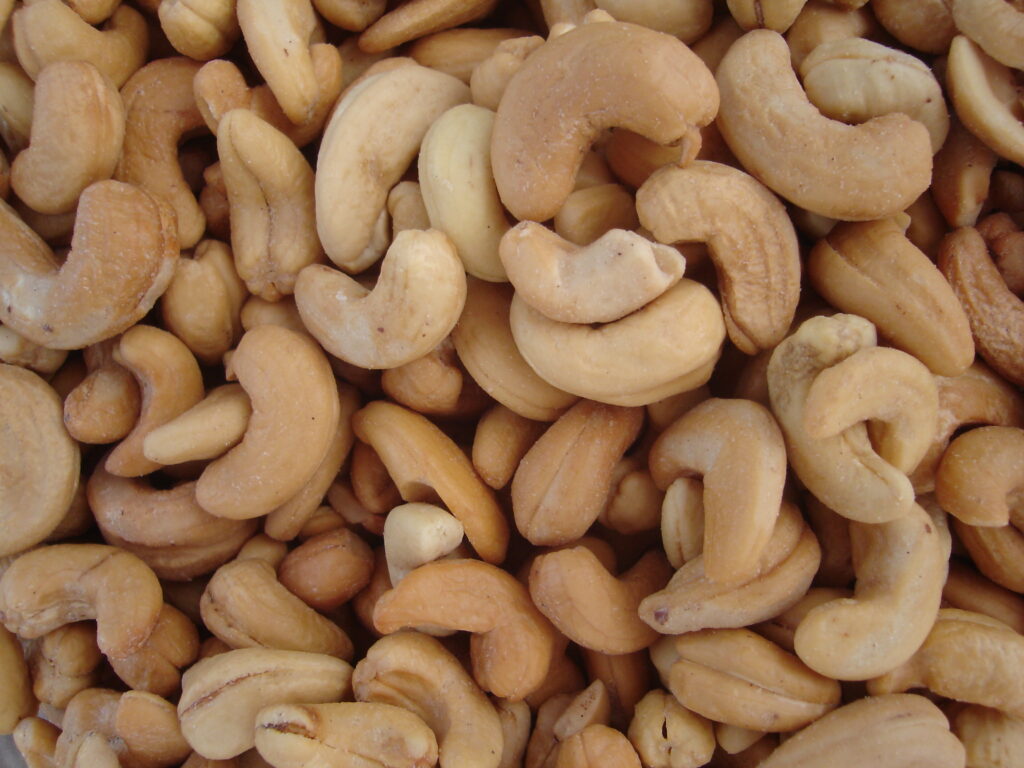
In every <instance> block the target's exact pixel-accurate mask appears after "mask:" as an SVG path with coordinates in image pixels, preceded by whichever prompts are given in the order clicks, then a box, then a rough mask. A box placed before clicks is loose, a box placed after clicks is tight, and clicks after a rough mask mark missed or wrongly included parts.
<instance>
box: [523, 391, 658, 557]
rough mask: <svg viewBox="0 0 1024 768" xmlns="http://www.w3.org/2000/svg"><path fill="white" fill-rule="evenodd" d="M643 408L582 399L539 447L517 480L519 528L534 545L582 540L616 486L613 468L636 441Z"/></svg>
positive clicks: (526, 460) (535, 446)
mask: <svg viewBox="0 0 1024 768" xmlns="http://www.w3.org/2000/svg"><path fill="white" fill-rule="evenodd" d="M642 424H643V411H642V410H641V409H640V408H622V407H618V406H611V405H603V404H601V403H595V402H593V401H590V400H581V401H580V402H579V403H577V404H576V405H574V406H573V407H572V408H570V409H569V410H568V411H566V412H565V413H564V414H562V416H560V417H559V419H558V421H556V422H555V423H554V424H553V425H552V426H551V427H549V428H548V430H547V431H546V432H545V433H544V434H543V435H541V437H540V438H539V439H538V440H537V442H535V443H534V444H533V446H532V447H531V448H530V450H529V451H527V453H526V455H525V456H524V457H523V459H522V461H520V462H519V467H518V469H517V470H516V473H515V476H514V477H513V478H512V511H513V514H514V516H515V521H516V528H517V529H518V530H519V532H520V533H521V534H522V535H523V536H525V537H526V538H527V539H528V540H529V541H530V542H531V543H532V544H536V545H545V546H553V545H559V544H569V543H571V542H573V541H576V540H577V539H579V538H580V537H581V536H582V535H583V534H584V533H586V532H587V529H588V528H590V526H591V525H592V524H593V523H594V521H595V520H596V519H597V517H598V515H599V514H600V513H601V510H602V509H603V508H604V505H605V503H606V501H607V498H608V494H609V493H610V491H611V487H612V470H613V469H614V467H615V465H616V464H617V463H618V461H619V460H620V459H621V458H622V455H623V453H625V451H626V449H627V448H628V447H629V446H630V445H631V444H632V443H633V441H634V440H636V437H637V435H638V434H639V433H640V427H641V426H642Z"/></svg>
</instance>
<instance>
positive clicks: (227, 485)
mask: <svg viewBox="0 0 1024 768" xmlns="http://www.w3.org/2000/svg"><path fill="white" fill-rule="evenodd" d="M268 360H272V361H274V362H273V365H268V364H267V361H268ZM230 369H231V372H232V373H233V374H234V376H236V377H237V378H238V383H239V384H241V385H242V387H243V388H244V389H245V391H246V392H247V393H248V395H249V398H250V401H251V402H252V416H251V417H250V418H249V426H248V428H247V429H246V431H245V437H243V438H242V442H241V443H239V444H238V445H236V446H235V447H234V448H232V449H231V450H230V451H228V452H227V453H226V454H225V455H223V456H221V457H220V458H219V459H217V460H216V461H214V462H213V463H211V464H210V465H209V466H207V467H206V469H204V470H203V474H202V475H201V476H200V477H199V480H198V482H197V483H196V500H197V501H198V502H199V504H200V506H202V507H203V509H205V510H207V511H208V512H210V513H212V514H214V515H217V516H219V517H230V518H234V519H243V518H251V517H259V516H261V515H265V514H267V513H268V512H270V511H271V510H273V509H274V508H275V507H278V506H279V505H281V504H282V503H283V502H286V501H288V499H290V498H291V497H292V496H294V495H295V494H296V493H298V492H299V490H301V489H302V487H303V486H304V485H305V484H306V482H307V481H308V480H309V479H310V478H311V477H312V476H313V474H314V473H315V472H316V470H317V468H318V467H319V466H320V464H321V462H322V461H323V459H324V456H325V455H326V454H327V451H328V449H329V447H330V446H331V441H332V439H333V438H334V436H335V433H336V432H337V429H338V419H339V418H340V410H341V408H340V403H339V400H338V387H337V384H335V381H334V374H333V373H332V372H331V366H330V365H329V364H328V362H327V358H326V356H325V355H324V353H323V352H322V351H321V350H320V348H319V347H318V346H317V345H316V343H315V342H313V341H312V340H311V339H310V338H309V337H308V336H303V335H300V334H298V333H295V332H293V331H289V330H287V329H286V328H282V327H280V326H276V325H259V326H256V327H255V328H253V329H252V330H251V331H247V332H246V334H245V335H244V336H243V337H242V340H241V341H240V342H239V344H238V347H237V349H236V350H235V352H234V354H233V355H232V356H231V365H230ZM296 424H303V425H304V427H303V428H302V429H295V425H296Z"/></svg>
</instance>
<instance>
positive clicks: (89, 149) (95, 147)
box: [11, 61, 125, 213]
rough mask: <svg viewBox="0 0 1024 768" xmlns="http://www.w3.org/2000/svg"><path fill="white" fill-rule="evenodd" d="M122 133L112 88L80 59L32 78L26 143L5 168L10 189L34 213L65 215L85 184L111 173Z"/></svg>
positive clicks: (117, 99)
mask: <svg viewBox="0 0 1024 768" xmlns="http://www.w3.org/2000/svg"><path fill="white" fill-rule="evenodd" d="M124 134H125V110H124V103H123V102H122V100H121V95H120V94H119V93H118V92H117V88H115V87H114V84H113V83H111V82H110V80H109V79H107V78H106V77H105V76H104V75H103V74H102V73H101V72H100V71H99V70H98V69H96V68H95V67H94V66H92V65H91V64H89V63H87V62H84V61H59V62H54V63H53V64H50V65H48V66H46V67H44V68H43V70H42V71H41V72H40V73H39V75H38V76H37V78H36V88H35V96H34V106H33V110H32V133H31V143H30V144H29V146H28V148H27V149H25V150H23V151H22V152H20V153H19V154H18V156H17V157H15V158H14V162H13V163H12V164H11V188H12V189H13V190H14V192H15V194H16V195H18V197H19V198H20V199H21V200H22V202H24V203H25V204H26V205H28V206H29V207H31V208H33V209H35V210H37V211H39V212H40V213H67V212H68V211H72V210H74V208H75V205H76V203H77V202H78V197H79V195H81V193H82V191H83V190H84V189H85V188H86V187H88V186H89V185H90V184H92V183H93V182H96V181H102V180H103V179H109V178H110V177H111V176H112V175H113V174H114V168H115V167H116V166H117V160H118V157H119V156H120V154H121V142H122V141H123V140H124Z"/></svg>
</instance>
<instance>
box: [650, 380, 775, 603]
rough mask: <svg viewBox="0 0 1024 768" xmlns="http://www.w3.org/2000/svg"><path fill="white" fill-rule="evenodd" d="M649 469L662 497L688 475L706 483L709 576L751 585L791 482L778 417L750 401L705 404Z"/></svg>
mask: <svg viewBox="0 0 1024 768" xmlns="http://www.w3.org/2000/svg"><path fill="white" fill-rule="evenodd" d="M649 462H650V467H651V477H652V478H653V479H654V482H655V483H656V484H657V486H658V487H659V488H660V489H662V490H665V489H667V488H668V487H669V486H670V485H671V484H672V482H673V481H674V480H675V479H676V478H678V477H681V476H683V477H685V476H689V475H700V476H702V477H703V484H704V491H703V507H704V534H703V540H704V545H703V553H704V573H705V574H706V575H707V578H709V579H711V580H712V581H717V582H722V583H737V582H743V581H747V580H749V579H750V578H751V577H752V576H753V575H754V574H755V573H756V572H757V571H758V570H759V568H760V560H761V554H762V553H763V552H764V550H765V547H767V546H768V542H769V541H770V540H771V537H772V530H773V528H774V527H775V521H776V519H777V518H778V515H779V505H780V504H781V503H782V486H783V485H784V484H785V481H786V446H785V443H784V442H783V439H782V432H781V431H780V430H779V427H778V425H777V424H776V423H775V419H774V418H773V417H772V415H771V413H770V412H769V411H768V410H767V409H766V408H764V407H763V406H761V405H758V404H757V403H754V402H751V401H749V400H720V399H718V398H712V399H711V400H705V401H704V402H703V403H701V404H700V405H698V406H696V407H695V408H693V409H692V410H690V411H688V412H687V413H686V414H684V415H683V416H682V417H681V418H680V419H679V420H677V421H676V422H674V423H673V424H672V426H670V427H669V428H668V429H666V430H665V431H664V432H662V433H661V435H659V437H658V439H657V441H656V442H655V443H654V445H653V446H652V447H651V452H650V458H649Z"/></svg>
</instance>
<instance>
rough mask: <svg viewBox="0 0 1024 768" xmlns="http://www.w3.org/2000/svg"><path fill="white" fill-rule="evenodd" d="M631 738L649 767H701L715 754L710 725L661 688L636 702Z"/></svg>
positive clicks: (631, 725)
mask: <svg viewBox="0 0 1024 768" xmlns="http://www.w3.org/2000/svg"><path fill="white" fill-rule="evenodd" d="M628 735H629V741H630V743H631V744H632V745H633V747H634V748H635V749H636V751H637V753H638V754H639V755H640V759H641V760H642V761H643V764H644V765H647V766H650V768H699V766H701V765H706V764H707V763H708V762H709V761H710V760H711V755H712V754H713V753H714V751H715V735H714V731H713V730H712V728H711V722H710V721H708V720H706V719H705V718H703V717H701V716H700V715H698V714H697V713H696V712H691V711H690V710H688V709H686V707H684V706H683V705H682V704H680V703H679V702H678V701H677V700H676V699H675V697H674V696H672V695H671V694H668V693H666V692H665V691H663V690H661V689H660V688H655V689H654V690H652V691H650V692H648V693H647V694H646V695H645V696H644V697H643V698H642V699H641V700H640V701H639V702H638V703H637V705H636V710H635V713H634V715H633V719H632V720H631V721H630V723H629V731H628Z"/></svg>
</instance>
